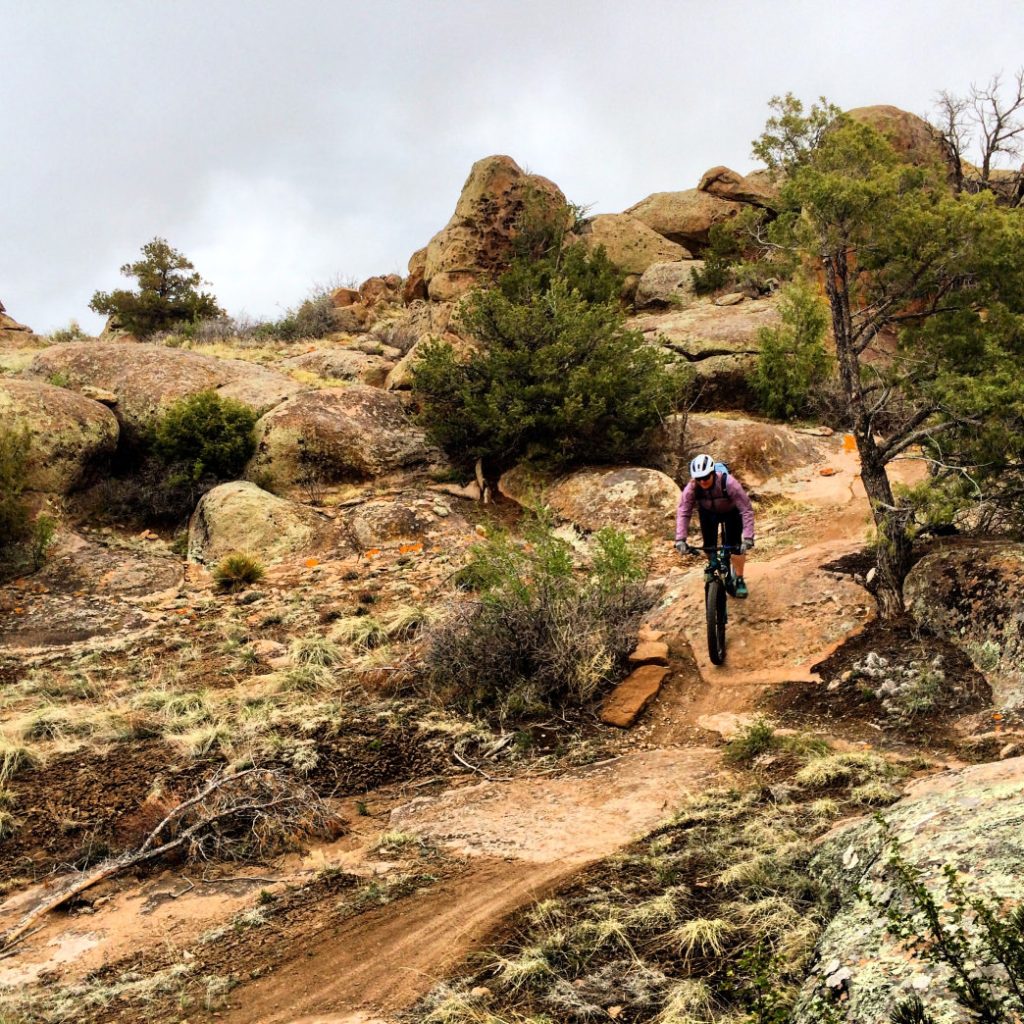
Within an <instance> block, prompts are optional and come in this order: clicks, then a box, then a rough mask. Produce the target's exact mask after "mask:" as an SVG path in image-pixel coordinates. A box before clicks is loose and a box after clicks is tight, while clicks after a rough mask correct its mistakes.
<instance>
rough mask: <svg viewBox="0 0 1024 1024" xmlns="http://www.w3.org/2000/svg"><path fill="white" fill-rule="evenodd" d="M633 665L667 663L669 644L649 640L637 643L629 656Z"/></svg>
mask: <svg viewBox="0 0 1024 1024" xmlns="http://www.w3.org/2000/svg"><path fill="white" fill-rule="evenodd" d="M629 660H630V663H631V664H633V665H667V664H668V644H666V643H659V642H656V641H654V640H648V641H646V642H645V643H640V644H637V647H636V650H635V651H634V652H633V653H632V654H631V655H630V656H629Z"/></svg>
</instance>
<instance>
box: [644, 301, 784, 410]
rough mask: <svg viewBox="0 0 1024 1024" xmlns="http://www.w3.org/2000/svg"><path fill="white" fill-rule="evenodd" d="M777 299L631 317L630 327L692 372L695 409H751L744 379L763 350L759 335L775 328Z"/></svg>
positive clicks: (700, 304) (707, 304) (708, 304)
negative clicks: (695, 390) (695, 392)
mask: <svg viewBox="0 0 1024 1024" xmlns="http://www.w3.org/2000/svg"><path fill="white" fill-rule="evenodd" d="M777 305H778V304H777V302H776V300H775V299H771V298H765V299H760V300H758V301H756V302H753V301H747V300H744V301H741V302H739V303H737V304H736V305H731V306H718V305H715V304H714V303H713V302H710V301H701V302H697V303H694V304H693V305H691V306H689V307H687V308H684V309H681V310H678V311H674V312H671V313H662V314H648V315H643V316H637V317H633V318H632V319H631V320H630V321H629V322H628V326H629V327H631V328H633V329H634V330H638V331H640V332H642V333H643V335H644V337H645V338H646V339H647V340H649V341H651V342H654V343H660V344H662V345H665V346H666V347H667V348H669V349H670V350H671V351H673V352H676V353H678V355H679V356H680V357H682V358H683V359H685V360H686V361H687V362H688V363H689V364H690V367H691V368H692V369H693V372H694V375H695V378H696V385H697V395H696V406H695V408H697V409H700V410H704V409H715V410H721V409H746V408H752V405H753V398H752V395H751V392H750V386H749V384H748V378H749V375H750V373H751V371H752V370H753V368H754V366H755V364H756V361H757V354H758V352H760V350H761V345H760V341H759V340H758V332H759V331H760V330H761V328H763V327H772V326H774V325H776V324H778V323H779V313H778V308H777Z"/></svg>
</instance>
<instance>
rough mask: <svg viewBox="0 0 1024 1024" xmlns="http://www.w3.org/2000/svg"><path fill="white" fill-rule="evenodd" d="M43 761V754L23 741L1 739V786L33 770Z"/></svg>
mask: <svg viewBox="0 0 1024 1024" xmlns="http://www.w3.org/2000/svg"><path fill="white" fill-rule="evenodd" d="M42 763H43V758H42V755H41V754H40V753H39V752H38V751H37V750H33V749H32V748H31V747H27V746H25V745H24V744H22V743H12V742H11V741H10V740H7V739H0V786H5V785H7V783H8V782H10V781H11V779H13V778H16V777H17V776H19V775H21V774H22V773H24V772H28V771H32V770H33V769H34V768H38V767H39V766H40V765H41V764H42Z"/></svg>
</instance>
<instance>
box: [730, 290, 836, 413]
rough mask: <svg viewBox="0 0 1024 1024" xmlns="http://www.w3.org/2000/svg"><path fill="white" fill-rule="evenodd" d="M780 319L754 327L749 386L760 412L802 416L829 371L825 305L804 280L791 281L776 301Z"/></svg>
mask: <svg viewBox="0 0 1024 1024" xmlns="http://www.w3.org/2000/svg"><path fill="white" fill-rule="evenodd" d="M779 315H780V316H781V318H782V323H781V324H780V325H779V326H777V327H762V328H761V330H760V331H758V341H759V343H760V347H761V351H760V354H759V355H758V357H757V366H756V367H755V369H754V372H753V374H752V375H751V378H750V385H751V388H752V389H753V391H754V394H755V395H756V396H757V399H758V402H759V404H760V406H761V410H762V412H764V413H765V414H766V415H768V416H772V417H774V418H776V419H783V420H788V419H793V418H794V417H797V416H802V415H806V414H807V413H808V412H809V411H810V409H811V404H812V397H813V396H814V393H815V391H816V390H817V389H818V388H819V387H820V386H821V385H822V384H824V383H825V381H826V380H827V379H828V377H829V376H830V374H831V370H832V360H831V359H830V357H829V355H828V352H827V351H826V350H825V345H824V341H823V339H824V337H825V328H826V327H827V325H828V311H827V307H826V306H825V305H824V303H823V302H822V301H821V299H820V297H819V296H818V294H817V292H816V291H815V290H814V289H813V288H812V287H811V286H810V285H808V284H806V283H801V282H793V283H792V284H790V285H789V286H788V287H787V288H786V289H785V291H784V293H783V297H782V302H781V303H780V305H779Z"/></svg>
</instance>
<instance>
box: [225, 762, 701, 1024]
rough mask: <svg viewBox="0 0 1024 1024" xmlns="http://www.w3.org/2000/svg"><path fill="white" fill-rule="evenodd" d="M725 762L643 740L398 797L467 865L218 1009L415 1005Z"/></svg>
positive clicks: (281, 1019)
mask: <svg viewBox="0 0 1024 1024" xmlns="http://www.w3.org/2000/svg"><path fill="white" fill-rule="evenodd" d="M720 771H721V769H720V767H719V755H718V754H717V752H716V751H714V750H711V749H706V748H697V749H692V748H691V749H684V748H676V749H666V750H654V751H638V752H632V753H629V754H625V755H623V756H622V757H617V758H614V759H612V760H610V761H608V762H604V763H599V764H595V765H591V766H588V767H586V768H581V769H579V770H578V771H575V772H573V773H571V774H570V775H568V776H563V777H559V778H544V777H540V778H519V779H513V780H510V781H508V782H499V781H493V782H487V781H485V782H481V783H479V784H477V785H468V786H461V787H459V788H457V789H453V790H448V791H446V792H445V793H442V794H441V795H439V796H436V797H422V798H418V799H416V800H413V801H411V802H409V803H407V804H404V805H401V806H399V807H397V808H396V809H395V810H394V811H393V812H392V814H391V826H392V827H394V828H396V829H402V830H406V831H412V832H415V833H417V834H418V835H421V836H423V837H425V838H428V839H431V840H433V841H435V842H437V843H438V844H439V845H442V846H443V847H446V848H448V849H450V850H451V851H452V852H454V853H457V854H461V855H463V856H467V857H469V858H471V861H470V866H469V868H468V870H467V871H466V872H465V873H464V874H462V875H460V876H459V877H458V878H456V879H453V880H451V881H447V882H443V883H441V884H440V885H437V886H434V887H431V888H430V889H427V890H425V891H423V892H420V893H417V894H415V895H414V896H411V897H408V898H406V899H405V900H403V901H402V903H401V904H398V905H394V906H385V907H381V908H379V909H377V910H374V911H372V912H371V913H368V914H363V915H361V916H360V917H358V918H356V919H353V920H352V921H349V922H346V923H345V924H342V925H340V926H338V928H337V929H336V930H334V931H332V932H331V933H330V934H325V933H323V932H321V933H320V934H318V935H316V936H315V937H314V938H310V939H309V940H307V941H305V942H301V941H300V943H299V944H298V945H297V947H296V949H295V950H294V955H293V957H292V959H291V961H290V963H289V964H288V966H286V967H284V968H282V969H281V970H279V971H278V972H277V973H276V974H274V975H272V976H271V977H269V978H267V979H264V980H260V981H257V982H255V983H253V984H251V985H248V986H246V987H245V988H244V989H243V990H239V992H238V993H237V997H238V1002H239V1005H238V1006H236V1008H235V1009H234V1010H233V1011H231V1012H230V1013H226V1014H225V1015H224V1017H223V1019H225V1020H227V1021H233V1022H235V1024H243V1022H244V1024H285V1022H291V1021H293V1020H294V1019H295V1018H296V1017H301V1016H302V1015H304V1014H305V1015H309V1014H313V1013H319V1014H325V1013H337V1012H341V1011H351V1010H355V1009H371V1010H373V1011H375V1012H387V1011H392V1010H397V1009H401V1008H403V1007H405V1006H408V1005H409V1004H410V1003H412V1002H413V1001H415V999H416V998H417V997H418V996H420V995H422V994H424V993H425V992H427V991H428V990H429V989H430V988H431V987H432V986H433V985H434V984H435V983H436V982H437V981H439V980H440V979H441V978H443V977H444V976H445V973H446V972H447V971H448V970H450V969H451V968H452V967H453V966H454V965H455V964H457V963H458V962H459V961H460V960H461V959H462V958H463V957H465V956H466V954H468V953H469V952H470V951H472V950H473V949H475V948H479V945H480V943H481V940H482V939H483V938H484V936H485V935H486V934H487V932H489V931H490V930H491V929H492V928H493V927H494V926H495V925H496V924H497V923H498V922H500V921H501V920H502V919H503V918H504V917H505V916H506V915H508V914H509V913H510V912H511V911H513V910H515V909H516V908H518V907H520V906H523V905H525V904H526V903H528V902H530V901H532V900H533V899H535V898H537V896H538V895H540V894H542V893H543V891H544V890H545V888H547V887H550V886H552V885H554V884H555V883H556V882H558V881H559V880H561V879H562V878H564V877H566V876H567V875H569V874H571V873H573V872H574V871H577V870H579V868H580V867H582V866H583V865H585V864H587V863H590V862H592V861H595V860H597V859H599V858H601V857H604V856H607V855H608V854H610V853H613V852H614V851H615V850H617V849H619V848H621V847H622V846H624V845H626V844H627V843H629V842H630V841H631V840H633V839H635V838H637V837H638V836H640V835H643V834H644V833H646V832H648V831H650V829H652V828H653V827H654V826H656V825H657V824H658V823H659V822H661V821H663V820H665V819H666V818H667V817H669V815H670V814H671V813H672V811H673V810H674V809H675V807H677V806H678V805H679V803H680V802H681V801H682V799H683V797H684V796H685V795H686V794H687V793H692V792H694V791H696V790H699V789H701V788H704V787H705V786H707V785H709V784H711V783H712V781H713V780H717V779H718V778H719V777H720Z"/></svg>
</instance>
